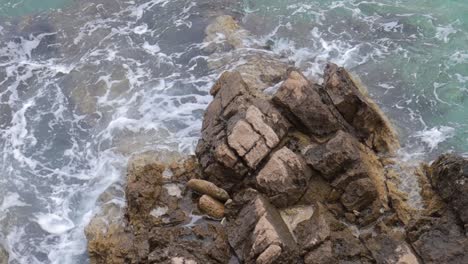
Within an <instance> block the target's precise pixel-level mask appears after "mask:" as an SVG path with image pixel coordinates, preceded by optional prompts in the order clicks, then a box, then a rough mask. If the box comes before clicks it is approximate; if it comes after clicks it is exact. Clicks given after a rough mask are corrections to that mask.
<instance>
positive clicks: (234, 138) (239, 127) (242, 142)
mask: <svg viewBox="0 0 468 264" xmlns="http://www.w3.org/2000/svg"><path fill="white" fill-rule="evenodd" d="M259 140H260V135H259V134H257V132H255V130H253V128H252V126H251V125H250V124H249V123H247V122H245V121H243V120H240V121H239V122H237V123H236V125H235V126H234V127H233V128H232V132H231V134H230V135H229V136H228V144H229V146H231V147H232V148H233V149H235V150H236V152H237V154H238V155H239V156H241V157H243V156H245V154H247V153H248V152H250V150H251V149H252V148H253V147H254V146H255V145H256V143H257V142H258V141H259Z"/></svg>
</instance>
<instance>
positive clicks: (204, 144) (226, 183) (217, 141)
mask: <svg viewBox="0 0 468 264" xmlns="http://www.w3.org/2000/svg"><path fill="white" fill-rule="evenodd" d="M212 93H213V94H215V98H214V100H213V102H212V103H211V104H210V105H209V106H208V109H207V111H206V113H205V119H204V121H203V127H202V139H201V140H200V141H199V144H198V146H197V150H196V153H197V157H198V158H199V161H200V164H201V165H202V167H203V170H204V172H205V174H206V175H207V177H208V178H209V180H210V181H211V182H213V183H215V184H216V185H218V186H220V187H222V188H224V189H231V188H232V187H233V186H235V185H236V184H238V183H239V182H241V181H242V180H243V178H244V177H245V175H246V174H247V173H249V172H252V171H254V170H255V169H256V168H257V165H258V164H260V163H261V162H262V160H263V159H264V158H265V157H266V156H267V155H268V154H269V153H270V151H271V149H272V148H274V147H276V146H277V145H278V144H279V142H280V140H281V139H282V138H283V137H284V136H285V135H286V132H287V130H288V127H289V123H288V122H287V120H286V119H285V118H284V117H283V116H282V115H281V113H280V112H279V111H278V110H277V109H275V108H274V107H273V106H272V105H271V103H269V102H268V101H267V100H265V99H262V98H257V97H255V96H254V95H253V92H251V88H250V87H248V86H247V84H246V83H245V82H244V81H243V79H242V77H241V76H240V74H239V73H238V72H225V73H223V74H222V75H221V77H220V78H219V80H218V81H217V82H216V84H215V85H214V87H213V92H212Z"/></svg>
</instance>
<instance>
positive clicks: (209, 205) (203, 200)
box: [198, 194, 224, 219]
mask: <svg viewBox="0 0 468 264" xmlns="http://www.w3.org/2000/svg"><path fill="white" fill-rule="evenodd" d="M198 207H199V208H200V210H201V211H202V212H204V213H205V214H207V215H208V216H210V217H213V218H215V219H221V218H223V217H224V205H223V204H222V203H220V202H218V201H217V200H215V199H213V198H212V197H210V196H208V195H206V194H205V195H203V196H202V197H200V201H199V202H198Z"/></svg>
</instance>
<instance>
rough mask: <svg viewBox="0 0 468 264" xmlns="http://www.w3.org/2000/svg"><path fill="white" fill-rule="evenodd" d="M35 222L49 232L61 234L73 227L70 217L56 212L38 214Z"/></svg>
mask: <svg viewBox="0 0 468 264" xmlns="http://www.w3.org/2000/svg"><path fill="white" fill-rule="evenodd" d="M37 223H38V224H39V226H40V227H41V228H42V229H43V230H44V231H47V232H49V233H51V234H62V233H65V232H67V231H69V230H70V229H72V228H74V227H75V224H74V223H73V222H72V221H71V220H70V219H68V218H66V217H62V216H59V215H56V214H38V215H37Z"/></svg>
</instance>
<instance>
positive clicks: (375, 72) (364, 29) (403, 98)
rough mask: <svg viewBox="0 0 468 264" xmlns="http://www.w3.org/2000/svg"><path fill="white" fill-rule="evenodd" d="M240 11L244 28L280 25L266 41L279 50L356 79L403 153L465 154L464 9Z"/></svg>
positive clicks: (361, 6)
mask: <svg viewBox="0 0 468 264" xmlns="http://www.w3.org/2000/svg"><path fill="white" fill-rule="evenodd" d="M244 3H245V5H246V6H247V8H246V9H247V11H248V12H250V13H251V16H252V17H255V19H252V20H251V21H256V23H261V22H259V21H262V22H263V23H266V24H273V25H279V28H275V29H274V30H276V31H275V34H273V35H272V38H273V39H276V40H277V43H281V42H288V43H289V44H288V45H289V47H287V48H284V47H279V48H280V49H285V50H286V51H288V52H292V53H295V52H296V53H297V51H301V49H308V50H309V53H304V54H302V55H301V60H303V61H306V62H305V63H310V62H319V63H320V62H324V61H326V60H331V61H334V62H337V63H339V64H343V65H345V66H346V67H347V68H348V69H350V70H352V71H354V72H355V73H357V75H359V76H360V77H361V79H362V81H363V83H364V85H366V86H367V87H368V89H369V92H370V93H371V95H372V96H373V97H374V98H376V100H377V101H378V102H379V103H380V104H381V106H382V107H383V108H384V109H385V111H386V112H387V113H388V114H389V115H390V116H391V117H392V119H393V120H395V123H396V126H397V127H398V128H399V130H400V135H401V137H402V140H403V143H404V144H405V145H406V146H407V147H408V148H410V149H414V148H417V149H418V151H421V152H424V153H428V152H433V155H429V156H431V157H433V156H434V155H436V154H438V153H440V152H443V151H452V150H453V151H457V152H459V153H468V2H467V1H463V0H450V1H446V0H430V1H427V0H414V1H385V0H377V1H323V0H322V1H266V0H264V1H263V0H250V1H244ZM248 23H250V21H249V20H248V19H247V21H246V24H248ZM270 32H273V31H270ZM265 33H266V32H262V33H260V34H265ZM320 53H321V54H320ZM304 55H305V56H306V59H304V57H303V56H304ZM293 57H294V56H293ZM306 67H307V66H306ZM421 141H422V145H426V147H428V148H424V147H423V146H418V143H421ZM439 143H440V144H439Z"/></svg>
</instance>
